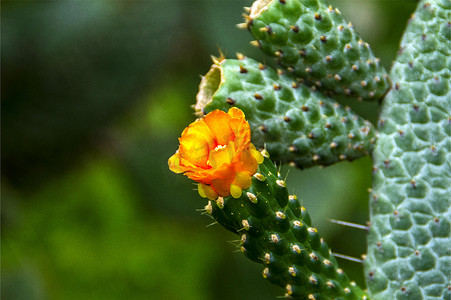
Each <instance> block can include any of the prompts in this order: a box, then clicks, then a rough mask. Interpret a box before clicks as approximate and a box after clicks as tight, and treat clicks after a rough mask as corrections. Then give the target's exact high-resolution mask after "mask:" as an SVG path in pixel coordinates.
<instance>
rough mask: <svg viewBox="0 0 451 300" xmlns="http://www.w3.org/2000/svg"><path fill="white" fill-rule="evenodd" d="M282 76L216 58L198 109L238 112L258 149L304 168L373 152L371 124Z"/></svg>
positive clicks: (203, 84)
mask: <svg viewBox="0 0 451 300" xmlns="http://www.w3.org/2000/svg"><path fill="white" fill-rule="evenodd" d="M282 73H283V72H282V71H280V70H279V71H276V70H274V69H272V68H270V67H268V66H265V65H262V64H259V63H258V62H256V61H255V60H253V59H250V58H246V57H243V56H241V55H239V59H218V60H216V61H215V64H213V66H212V67H211V69H210V71H209V72H208V73H207V75H206V76H205V77H203V79H202V82H201V85H200V91H199V94H198V96H197V104H196V110H197V111H198V112H200V113H201V114H206V113H208V112H210V111H213V110H215V109H221V110H223V111H227V110H228V109H229V108H230V107H232V106H236V107H238V108H240V109H241V110H242V111H243V112H244V113H245V115H246V119H247V120H248V122H249V124H250V126H251V129H252V142H253V143H254V145H255V146H256V147H260V148H263V147H264V146H266V148H267V150H268V151H269V153H270V154H271V156H272V157H273V159H275V160H276V161H281V162H291V163H294V164H295V165H296V166H298V167H301V168H305V167H310V166H313V165H330V164H332V163H335V162H336V161H339V160H354V159H356V158H359V157H361V156H363V155H366V154H368V153H369V151H371V150H372V147H373V143H374V136H375V130H374V128H373V126H372V125H371V123H369V122H368V121H365V120H364V119H362V118H361V117H359V116H357V115H355V114H354V113H353V112H352V111H351V110H350V109H349V107H344V106H342V105H340V104H338V103H336V102H334V101H332V100H331V99H329V98H327V97H326V96H324V95H323V94H322V93H320V92H316V91H312V90H311V89H309V88H308V87H307V86H306V85H304V84H302V83H300V82H298V81H295V80H294V79H293V77H292V76H290V75H289V74H282Z"/></svg>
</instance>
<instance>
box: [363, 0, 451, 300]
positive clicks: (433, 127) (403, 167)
mask: <svg viewBox="0 0 451 300" xmlns="http://www.w3.org/2000/svg"><path fill="white" fill-rule="evenodd" d="M450 16H451V2H450V1H447V0H428V1H421V2H420V3H419V4H418V8H417V10H416V12H415V14H414V15H412V17H411V19H410V20H409V24H408V27H407V30H406V32H405V34H404V38H403V40H402V43H401V49H400V51H399V55H398V57H397V59H396V62H395V64H394V66H393V68H392V70H391V79H392V81H393V85H394V87H393V89H392V90H391V91H390V92H389V93H388V95H387V97H386V98H385V100H384V103H383V107H382V113H381V116H380V120H379V130H380V134H379V139H378V141H377V143H376V147H375V150H374V154H373V158H374V184H373V191H372V195H371V198H370V204H371V205H370V206H371V220H370V221H371V229H370V233H369V237H368V255H367V259H366V265H365V269H366V277H367V282H368V287H369V290H370V292H371V294H372V296H373V297H374V299H393V298H396V299H451V293H450V285H449V279H450V277H449V276H450V274H451V256H450V255H451V254H450V249H451V239H450V232H451V226H450V220H451V208H450V204H451V167H450V161H451V160H450V159H451V156H450V153H451V150H450V149H451V138H450V136H451V127H450V111H451V91H450V88H451V86H450V77H451V70H450V68H451V56H450V47H451V43H450V39H451V26H450Z"/></svg>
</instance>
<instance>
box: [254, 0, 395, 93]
mask: <svg viewBox="0 0 451 300" xmlns="http://www.w3.org/2000/svg"><path fill="white" fill-rule="evenodd" d="M246 19H247V28H248V29H249V31H250V32H251V33H252V35H253V36H254V38H255V39H256V41H254V44H256V45H257V46H259V47H260V48H261V49H262V50H263V51H264V52H265V53H266V54H268V55H271V56H274V57H276V58H277V60H278V61H279V62H280V63H281V64H282V65H283V66H284V67H285V68H286V69H287V70H288V71H289V72H292V73H294V74H295V75H296V76H298V77H300V78H303V79H304V80H305V82H306V84H308V85H311V86H315V87H316V88H318V90H321V91H323V92H326V93H328V94H329V95H335V94H336V95H346V96H350V97H357V98H358V99H359V100H377V99H379V98H381V97H382V96H383V95H384V94H385V92H386V91H387V89H388V88H389V83H388V77H387V74H386V72H385V70H384V68H383V66H382V65H381V64H380V61H379V59H378V58H376V57H375V56H374V54H373V52H372V51H371V49H370V47H369V45H368V43H365V42H364V41H362V39H361V38H360V36H359V35H358V34H357V33H356V32H355V31H354V28H353V26H352V24H350V23H346V21H345V20H344V18H343V16H342V15H341V13H340V11H339V10H338V9H333V8H332V7H331V6H329V7H327V6H326V5H325V4H324V3H323V1H319V0H308V1H305V0H272V1H270V0H258V1H256V2H254V4H253V5H252V7H251V10H250V15H249V16H246Z"/></svg>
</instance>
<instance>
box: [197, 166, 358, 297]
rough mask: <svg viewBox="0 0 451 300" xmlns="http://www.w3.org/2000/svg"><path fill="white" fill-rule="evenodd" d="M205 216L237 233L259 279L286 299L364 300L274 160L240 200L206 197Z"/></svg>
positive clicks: (256, 174) (260, 170)
mask: <svg viewBox="0 0 451 300" xmlns="http://www.w3.org/2000/svg"><path fill="white" fill-rule="evenodd" d="M205 211H206V213H207V214H209V215H210V216H212V217H213V218H214V219H215V220H216V221H217V222H218V223H219V224H221V225H223V226H224V227H225V228H227V229H228V230H230V231H232V232H234V233H236V234H239V235H240V236H241V240H240V249H241V251H242V252H243V253H244V255H246V257H248V258H249V259H250V260H252V261H255V262H257V263H261V264H263V266H264V269H263V273H262V275H263V277H264V278H265V279H267V280H269V281H270V282H271V283H274V284H276V285H279V286H281V287H283V288H284V289H285V290H286V295H285V296H286V297H288V298H290V299H332V298H334V299H366V294H365V293H364V292H363V291H362V290H361V289H360V288H359V287H357V286H356V285H355V283H354V282H351V281H350V280H349V278H348V277H347V276H346V275H345V274H344V273H343V270H341V269H340V268H339V267H338V264H337V262H336V260H335V257H333V256H332V254H331V252H330V250H329V247H328V246H327V244H326V243H325V242H324V240H323V239H322V238H321V237H320V235H319V234H318V231H317V229H316V228H314V227H312V224H311V220H310V217H309V214H308V213H307V211H306V210H305V208H304V207H301V206H300V205H299V202H298V200H297V198H296V196H294V195H291V196H289V195H288V190H287V188H286V185H285V181H284V180H283V178H281V176H280V174H279V173H278V171H277V169H276V167H275V165H274V163H273V162H272V161H271V160H270V159H269V158H265V160H264V162H263V163H262V164H260V165H259V169H258V172H257V173H255V174H254V176H253V178H252V185H251V187H250V188H249V189H248V190H246V191H244V192H243V193H242V195H241V197H239V198H236V199H235V198H234V197H232V196H229V197H219V198H218V199H217V200H215V201H209V203H208V205H207V206H206V207H205Z"/></svg>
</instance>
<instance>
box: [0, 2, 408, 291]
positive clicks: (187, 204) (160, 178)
mask: <svg viewBox="0 0 451 300" xmlns="http://www.w3.org/2000/svg"><path fill="white" fill-rule="evenodd" d="M331 3H332V4H333V5H334V6H336V7H339V8H340V10H341V11H342V12H343V13H344V14H345V16H346V17H347V19H348V20H350V21H352V22H353V23H354V24H355V27H356V28H357V30H358V31H359V33H360V34H361V35H362V36H363V37H364V39H365V40H366V41H368V42H369V43H370V44H371V45H372V48H373V49H374V51H375V53H376V55H378V56H380V57H381V58H382V61H383V62H384V63H385V65H386V66H387V67H389V66H390V65H391V60H392V59H393V58H394V57H395V53H396V51H397V47H398V41H399V38H400V36H401V34H402V31H403V30H404V27H405V23H406V20H407V18H408V16H409V14H410V13H411V11H412V10H413V8H414V6H415V3H413V2H412V1H376V0H374V1H372V0H366V1H358V0H346V1H345V0H336V1H331ZM250 5H251V1H101V0H99V1H2V2H1V12H2V16H1V17H2V37H1V38H2V49H1V50H2V57H1V64H2V79H1V80H2V82H1V83H2V104H1V105H2V299H101V298H106V299H124V298H129V299H274V298H275V297H277V296H279V295H280V294H281V293H282V291H280V290H278V289H277V288H276V287H273V286H271V285H270V284H268V283H267V282H265V281H264V280H261V274H260V272H261V269H262V268H261V267H260V266H258V265H256V264H254V263H252V262H249V261H247V259H246V258H244V256H243V255H241V254H240V253H237V251H236V250H237V248H236V246H235V244H234V242H233V241H234V240H236V239H237V237H235V236H233V235H232V234H231V233H228V232H226V231H225V230H223V229H222V228H220V227H219V226H217V225H216V226H211V227H210V226H208V227H207V225H209V224H210V223H211V222H212V220H211V219H209V218H208V217H206V216H201V211H196V209H199V208H202V207H203V206H204V205H205V202H204V201H203V200H201V199H200V198H199V197H198V195H197V192H196V191H195V190H194V186H193V185H192V183H190V182H189V180H187V179H186V178H184V177H183V176H176V175H175V174H173V173H171V172H170V171H169V170H168V168H167V159H168V157H169V156H170V155H171V154H173V152H174V151H175V150H176V149H177V142H178V141H177V137H178V136H179V135H180V133H181V131H182V130H183V128H184V127H185V126H186V125H187V124H188V123H189V122H191V121H192V120H194V116H193V114H192V110H191V108H190V105H192V104H193V103H194V101H195V95H196V93H197V86H198V84H199V81H200V79H199V74H204V73H205V72H206V71H207V70H208V69H209V66H210V60H209V56H210V55H211V54H213V55H217V53H218V50H217V49H218V48H220V49H221V50H222V51H223V52H224V53H225V54H226V55H227V56H234V55H235V53H236V52H242V53H244V54H246V55H248V56H250V57H253V58H256V59H259V60H263V61H266V62H269V60H267V59H265V58H264V57H263V55H262V54H261V53H260V52H259V50H258V49H254V48H252V47H251V46H250V45H249V41H250V35H249V34H248V33H247V32H245V31H240V30H238V29H236V27H235V24H236V23H239V22H241V20H242V17H241V13H242V7H243V6H250ZM347 104H348V105H350V106H351V107H353V108H354V109H355V110H357V111H358V112H360V113H361V114H362V115H363V116H365V117H367V118H368V119H370V120H371V121H374V120H375V119H376V114H375V111H376V109H377V108H376V104H374V105H373V104H368V103H364V104H362V103H347ZM282 172H283V173H284V174H287V176H288V181H289V182H288V184H289V185H288V186H289V189H290V191H291V192H292V193H296V194H297V195H298V196H299V198H301V199H302V201H303V204H304V206H306V207H307V208H308V209H309V212H310V213H311V215H312V217H313V221H314V223H315V225H316V226H317V227H318V228H319V230H320V231H321V232H322V234H323V235H325V237H326V240H327V241H328V244H329V245H330V246H331V247H332V249H333V250H334V251H336V252H338V253H344V254H348V255H351V256H356V257H359V256H360V254H361V253H364V252H365V249H364V247H365V246H364V245H365V242H364V240H365V232H361V231H357V230H355V229H349V228H343V227H340V226H338V225H334V224H332V223H330V222H328V219H329V218H334V219H343V220H348V221H353V222H357V223H365V222H366V220H367V211H368V209H367V192H366V190H367V188H368V187H369V186H370V177H371V161H370V159H369V158H365V159H361V160H358V161H355V162H353V163H340V164H337V165H334V166H332V167H328V168H326V169H324V170H323V169H320V168H313V169H309V170H303V171H300V170H295V169H291V168H288V167H285V166H284V167H283V168H282ZM325 203H327V204H325ZM227 241H232V242H230V243H228V242H227ZM349 245H353V247H352V248H350V247H349ZM341 263H342V266H343V268H344V269H346V271H347V272H349V273H350V275H351V276H352V277H353V278H355V279H356V281H358V282H359V283H362V279H361V277H362V276H361V274H362V266H361V265H359V264H356V263H350V262H345V261H343V262H341Z"/></svg>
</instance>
